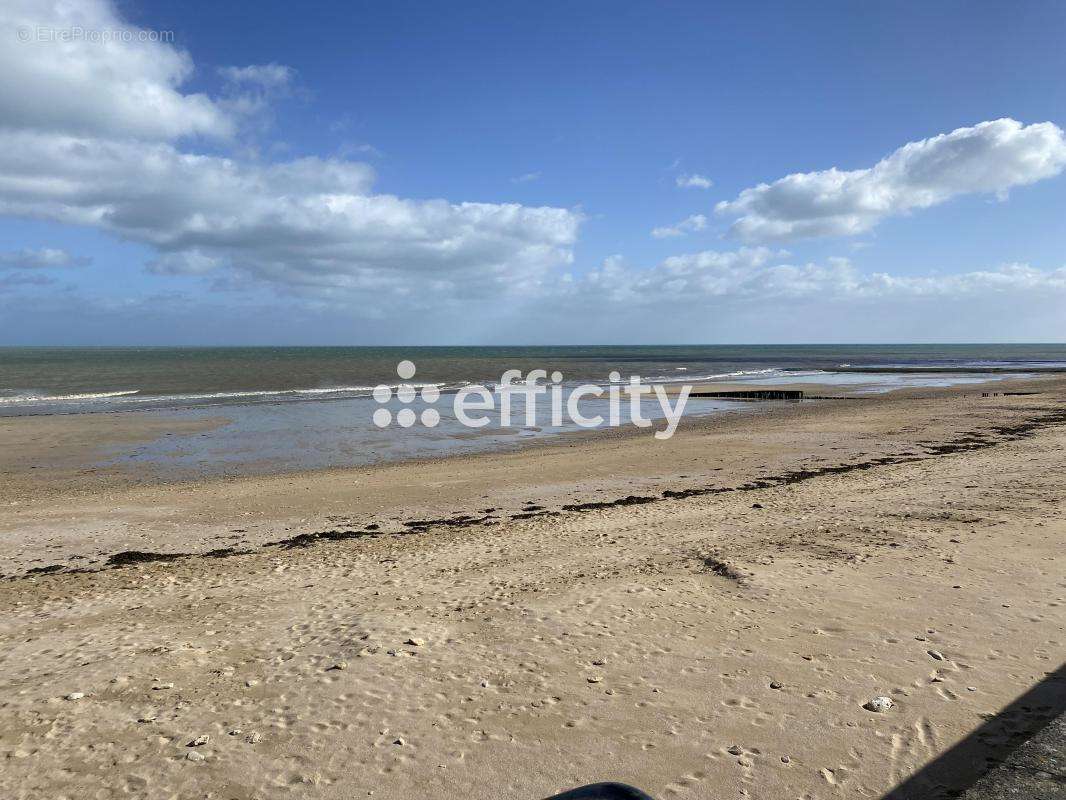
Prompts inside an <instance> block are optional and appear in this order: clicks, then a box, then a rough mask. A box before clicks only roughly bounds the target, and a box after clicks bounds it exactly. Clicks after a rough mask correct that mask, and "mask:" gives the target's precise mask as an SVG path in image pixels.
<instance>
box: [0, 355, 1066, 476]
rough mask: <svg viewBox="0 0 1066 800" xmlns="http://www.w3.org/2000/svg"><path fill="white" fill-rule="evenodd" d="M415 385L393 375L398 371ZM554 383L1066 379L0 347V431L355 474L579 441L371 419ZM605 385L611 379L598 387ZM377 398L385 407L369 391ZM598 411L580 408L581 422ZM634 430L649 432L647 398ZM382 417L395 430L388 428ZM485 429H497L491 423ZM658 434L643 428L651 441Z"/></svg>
mask: <svg viewBox="0 0 1066 800" xmlns="http://www.w3.org/2000/svg"><path fill="white" fill-rule="evenodd" d="M405 361H407V362H411V363H412V364H413V365H414V368H415V373H414V375H413V376H412V377H410V378H407V377H406V376H404V377H403V378H401V376H400V375H399V374H398V371H397V368H398V365H399V364H400V363H401V362H405ZM534 369H543V370H545V371H546V372H547V373H548V375H551V374H552V373H553V372H559V373H561V377H562V382H561V383H562V385H563V386H564V387H574V386H577V385H579V384H588V383H591V384H598V385H608V384H609V383H611V381H612V377H617V378H619V379H620V381H621V382H627V381H628V380H629V379H630V377H631V376H639V377H640V378H641V379H642V380H643V381H644V382H645V383H658V384H667V385H669V384H684V383H699V382H708V381H730V382H739V383H743V384H745V385H750V386H751V387H752V388H758V387H759V386H764V385H781V384H794V385H796V388H802V385H803V384H822V385H830V386H833V385H841V386H844V385H846V386H848V387H849V390H850V391H852V392H858V393H860V394H862V393H867V394H875V393H881V392H886V391H890V390H892V389H897V388H908V387H934V386H937V387H938V386H951V385H958V384H965V383H975V382H983V381H988V380H996V379H1002V378H1006V377H1018V376H1029V375H1040V374H1045V373H1057V372H1066V345H1062V344H951V345H943V344H935V345H934V344H917V345H915V344H909V345H677V346H659V345H654V346H565V347H563V346H555V347H547V346H545V347H209V348H206V347H205V348H199V347H18V348H0V417H13V416H30V415H34V416H36V415H59V414H63V415H69V414H104V413H107V414H121V413H128V412H151V413H152V414H154V415H156V416H161V417H166V418H173V419H176V420H197V419H211V420H216V421H218V424H217V425H216V426H215V427H213V428H212V429H211V430H210V431H209V432H207V433H197V434H194V435H188V436H185V435H173V436H169V437H165V439H161V440H159V441H156V442H149V443H139V444H135V445H128V444H127V445H122V446H116V448H115V449H113V450H112V451H109V452H103V453H101V457H100V461H99V464H100V465H101V466H113V465H116V464H121V465H124V466H127V467H133V468H140V469H144V470H149V471H158V470H165V471H167V472H168V474H173V473H179V474H189V475H204V474H219V475H221V474H242V473H247V472H272V471H288V470H293V469H314V468H321V467H336V466H355V465H365V464H371V463H379V462H388V461H395V460H402V459H410V458H422V457H434V456H439V455H448V454H452V453H457V452H478V451H483V450H490V449H499V448H509V447H516V446H520V445H521V444H522V443H524V442H526V441H528V440H531V439H542V438H544V437H548V436H553V435H557V434H560V433H568V432H570V433H572V432H574V431H576V430H580V427H579V426H577V425H575V424H570V423H569V422H567V423H566V424H563V425H553V424H549V423H548V421H547V420H542V419H541V418H540V417H538V418H537V419H536V420H534V421H533V424H526V423H527V420H525V419H523V418H522V417H523V416H524V415H523V414H522V409H521V408H518V409H517V410H516V416H517V417H519V419H518V420H512V424H511V425H509V426H501V425H498V424H487V425H486V426H485V427H484V428H480V429H477V430H472V429H470V428H468V427H466V426H463V425H460V424H459V422H458V421H457V420H456V419H455V418H454V416H453V415H451V414H449V413H448V411H447V409H448V403H446V402H438V403H437V404H436V406H437V407H439V408H440V409H441V419H440V421H439V422H438V423H437V424H435V425H434V426H432V427H428V426H425V425H422V424H419V423H417V422H416V423H415V424H413V425H411V426H410V427H402V426H400V425H399V424H392V425H388V426H385V427H380V426H379V425H377V424H375V423H374V422H373V421H372V420H373V415H374V412H375V411H376V410H377V409H378V408H380V407H385V408H389V409H390V413H391V414H393V415H396V414H398V413H399V411H401V410H402V408H403V404H401V403H400V402H399V401H398V400H397V397H396V392H395V391H392V390H395V389H396V388H397V387H398V386H399V385H400V384H401V383H406V384H408V385H410V386H412V387H414V389H415V391H417V392H420V394H419V395H418V397H417V400H416V402H409V403H408V404H407V405H408V406H409V407H411V408H416V407H418V406H420V405H424V404H422V403H421V398H422V397H424V396H429V395H423V394H421V391H422V390H424V389H426V388H427V387H433V388H432V389H430V392H434V393H435V394H434V395H433V396H436V393H439V395H440V396H441V397H445V398H446V397H448V396H449V395H450V394H452V393H454V392H456V391H458V390H460V389H462V388H463V387H464V386H470V385H484V386H486V387H488V388H490V389H492V388H494V387H495V386H496V385H497V384H498V383H499V382H500V379H501V376H502V375H503V373H504V372H505V371H506V370H519V371H520V372H521V373H522V374H523V375H524V374H527V373H528V372H529V371H530V370H534ZM612 373H616V375H612ZM381 386H384V387H389V388H390V393H389V394H390V396H389V399H388V402H379V399H380V398H381V397H382V395H381V394H380V393H381V391H382V390H381V389H378V392H379V395H378V399H375V396H374V391H375V388H377V387H381ZM605 402H606V401H603V400H600V399H596V398H590V399H586V400H584V401H583V405H582V408H583V409H584V410H585V413H586V415H587V416H591V415H594V414H596V413H597V412H600V411H605V409H606V407H605V406H604V403H605ZM645 405H646V416H647V417H648V418H650V419H661V418H662V417H663V414H662V413H661V409H660V407H659V404H658V403H657V402H655V401H654V399H649V400H647V401H645ZM750 409H751V404H745V403H733V402H729V401H721V400H717V399H710V398H704V399H695V398H694V399H692V400H690V401H689V403H688V405H687V406H686V409H685V413H686V415H688V416H692V415H706V414H730V413H746V412H747V411H749V410H750ZM394 418H395V417H394ZM497 421H498V420H497ZM661 428H662V426H661V425H658V426H656V427H655V429H661Z"/></svg>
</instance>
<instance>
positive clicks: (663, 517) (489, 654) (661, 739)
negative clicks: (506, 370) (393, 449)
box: [0, 380, 1066, 800]
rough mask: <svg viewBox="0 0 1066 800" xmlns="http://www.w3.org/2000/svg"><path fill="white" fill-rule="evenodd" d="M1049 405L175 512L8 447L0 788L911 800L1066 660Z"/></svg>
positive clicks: (645, 444)
mask: <svg viewBox="0 0 1066 800" xmlns="http://www.w3.org/2000/svg"><path fill="white" fill-rule="evenodd" d="M1007 388H1011V387H1007V386H1004V385H1002V384H997V385H996V386H992V387H985V390H986V391H995V392H1001V391H1003V390H1004V389H1007ZM1013 388H1017V387H1013ZM1033 388H1035V389H1037V390H1039V391H1040V394H1036V395H1026V396H1002V395H1001V396H992V397H981V396H980V392H981V390H980V388H968V389H966V390H956V391H938V392H925V393H924V396H919V393H915V392H911V393H897V394H895V395H893V396H889V397H880V398H871V399H868V400H862V401H840V402H828V403H822V404H803V405H789V404H780V405H774V406H772V407H770V408H769V409H768V410H767V411H766V412H764V413H759V414H754V415H744V416H737V417H733V418H727V419H713V420H709V421H704V422H702V423H700V424H687V423H686V424H685V425H683V426H682V431H681V433H679V434H678V436H676V437H675V438H674V439H672V440H670V441H669V442H665V443H663V442H657V441H655V440H654V439H652V438H651V437H648V436H628V435H623V436H614V437H594V438H571V439H570V440H567V441H565V442H562V443H558V444H553V445H545V446H538V447H534V448H532V449H530V450H527V451H524V452H521V453H508V454H496V455H482V456H477V457H469V458H456V459H449V460H446V461H437V462H424V463H410V464H402V465H395V466H391V467H383V468H377V469H363V470H331V471H325V472H321V473H312V474H301V475H289V476H276V477H269V478H244V479H239V480H226V481H214V482H200V483H180V484H171V485H138V484H137V477H136V476H135V475H126V474H122V473H121V472H115V471H110V472H108V473H106V474H100V473H98V472H95V471H90V470H89V469H88V468H87V467H85V466H84V465H83V466H81V467H77V468H76V467H75V466H72V464H74V462H75V461H77V458H81V457H82V456H73V455H69V454H68V455H67V456H62V454H57V453H52V454H50V455H49V454H45V453H37V454H36V455H34V453H33V452H32V451H33V444H32V442H29V440H28V439H27V437H26V436H25V435H24V433H23V434H20V433H19V431H20V426H19V424H18V423H17V422H15V423H11V424H7V425H5V426H4V427H3V429H2V430H0V436H3V437H4V439H3V442H6V441H14V437H16V436H19V435H21V436H22V441H23V444H22V445H21V447H22V448H23V450H22V453H23V456H24V457H25V458H27V459H34V458H35V459H37V461H35V462H34V466H37V467H38V469H36V470H34V471H33V473H32V474H30V473H29V471H28V470H21V469H20V466H19V463H18V462H12V461H11V460H10V459H8V460H7V461H6V462H0V463H2V464H3V469H4V473H5V474H4V477H5V485H4V488H3V490H2V491H0V535H2V536H3V537H4V540H5V543H6V545H7V546H6V547H5V553H4V555H5V559H4V567H3V570H2V571H3V572H4V573H5V574H6V575H8V576H9V577H8V579H7V580H4V581H2V582H0V612H2V615H0V685H2V687H3V691H2V694H0V721H2V724H0V796H2V797H4V798H49V800H52V799H53V798H55V799H56V800H58V799H59V798H71V799H72V800H74V799H75V798H77V800H82V799H83V798H111V797H148V798H171V797H173V798H218V800H230V799H233V800H244V799H246V798H280V797H297V798H299V797H308V798H312V797H313V798H328V799H332V798H357V797H368V796H371V794H372V796H373V797H374V798H455V797H463V798H486V799H487V798H500V799H501V800H502V798H508V800H511V799H512V798H529V800H533V799H534V798H539V797H543V796H545V795H548V794H550V793H552V792H554V791H559V790H561V789H563V788H566V787H569V786H573V785H577V784H580V783H586V782H591V781H594V780H622V781H626V782H630V783H633V784H636V785H638V786H640V787H642V788H644V789H645V790H646V791H648V792H650V793H651V794H652V795H653V796H655V797H658V798H668V797H699V798H731V797H737V798H768V799H769V798H774V800H778V799H779V798H823V797H879V796H882V795H883V794H885V793H886V792H888V791H889V790H890V789H892V787H893V786H895V785H896V784H898V783H899V782H900V781H901V780H903V779H904V778H906V777H907V776H909V775H912V774H913V773H915V771H916V770H918V769H919V768H921V767H922V766H923V765H925V764H927V763H929V762H930V761H932V760H933V759H935V758H936V757H937V756H938V754H940V753H942V752H943V751H944V750H945V749H947V748H949V747H950V746H951V745H952V744H953V743H955V742H956V741H958V740H959V739H960V738H962V737H963V736H965V735H966V734H968V733H970V732H971V731H973V730H974V729H975V728H977V727H978V726H979V725H981V723H982V722H983V720H984V719H985V717H986V716H987V715H992V714H995V713H997V712H998V711H999V710H1000V709H1002V708H1003V707H1004V706H1005V705H1007V704H1008V703H1009V702H1010V701H1011V700H1012V699H1013V698H1015V697H1016V696H1017V695H1019V694H1021V693H1022V692H1024V691H1025V690H1027V689H1028V688H1030V687H1031V686H1033V685H1034V684H1036V683H1038V682H1040V681H1041V680H1042V679H1044V678H1045V677H1046V674H1047V673H1049V672H1051V671H1054V670H1056V669H1057V668H1058V667H1059V666H1060V664H1062V662H1063V660H1064V656H1066V638H1064V637H1066V634H1064V630H1063V628H1064V624H1066V612H1064V605H1063V604H1064V603H1066V578H1064V571H1063V568H1062V552H1063V547H1062V542H1063V538H1064V536H1066V518H1064V515H1063V510H1062V509H1063V506H1062V501H1063V497H1064V494H1066V489H1064V488H1063V473H1064V466H1066V456H1064V449H1063V446H1064V445H1066V403H1064V400H1066V382H1063V381H1061V380H1052V381H1045V382H1041V383H1039V384H1034V385H1033ZM27 424H32V425H35V426H38V427H37V430H38V431H40V432H41V433H40V434H39V435H40V436H44V437H47V436H53V437H56V438H54V439H52V440H51V441H52V442H53V444H54V443H55V442H57V441H58V442H60V443H62V442H63V441H64V437H65V436H67V435H70V436H73V437H74V439H75V440H77V441H79V442H82V443H84V437H81V436H80V435H78V436H75V435H74V433H72V431H74V429H75V428H76V427H77V426H78V425H79V424H92V423H91V421H90V422H89V423H86V422H85V420H84V419H82V420H81V422H69V421H67V422H62V423H59V424H61V425H65V426H68V430H67V431H66V433H64V432H63V431H59V432H58V433H57V432H56V431H51V432H50V431H49V423H48V422H47V421H43V422H42V421H33V422H32V423H27ZM157 433H158V432H157ZM79 446H81V445H79ZM0 447H2V442H0ZM60 449H62V448H60ZM46 456H47V457H46ZM64 459H66V460H64ZM71 459H73V461H72V460H71ZM726 490H728V491H726ZM664 494H665V497H664ZM626 498H629V499H626ZM490 509H491V510H490ZM375 526H376V527H375ZM271 542H283V544H280V545H278V544H274V545H271V544H270V543H271ZM233 549H236V550H237V551H241V550H246V551H248V552H245V553H243V554H240V553H238V554H233V553H232V550H233ZM130 550H137V551H142V552H145V553H155V554H159V553H171V554H177V553H188V554H191V555H189V556H186V557H181V558H175V559H173V560H169V561H157V562H148V563H135V564H132V565H129V566H122V567H114V568H104V566H105V565H106V564H107V562H108V561H109V560H110V561H111V563H123V562H125V561H130V560H132V559H133V557H131V556H128V555H127V556H121V555H119V554H121V553H122V552H123V551H130ZM206 551H220V552H215V553H214V555H213V556H204V555H203V554H204V553H205V552H206ZM143 557H154V556H143ZM42 568H44V569H52V570H58V571H55V572H51V573H44V572H37V573H34V574H29V575H27V574H26V571H27V570H29V569H38V570H40V569H42ZM78 570H81V571H78ZM929 651H935V655H931V654H930V652H929ZM876 696H887V697H890V698H892V700H893V701H894V704H893V707H892V708H890V709H888V710H887V711H886V712H884V713H875V712H872V711H868V710H865V709H864V708H863V707H862V706H863V703H865V702H867V701H868V700H870V699H872V698H874V697H876ZM68 698H73V699H68ZM1048 713H1049V707H1047V706H1032V707H1029V709H1028V711H1025V710H1023V711H1021V712H1019V715H1020V718H1019V719H1016V720H1012V724H1014V725H1015V727H1016V726H1018V725H1024V724H1025V722H1026V719H1024V717H1026V716H1029V717H1034V718H1035V717H1040V716H1042V715H1043V716H1046V715H1047V714H1048ZM1009 727H1010V726H1007V728H1008V729H1009ZM201 737H206V741H203V742H202V743H201V744H197V745H195V746H190V744H191V743H194V742H196V741H198V740H200V739H201ZM1004 738H1005V734H1004V735H998V734H996V735H989V736H987V737H985V740H984V742H983V744H982V747H983V748H984V749H983V750H982V751H981V752H978V753H977V755H978V757H979V759H978V760H980V758H982V757H983V756H985V755H991V754H994V753H995V752H996V751H997V748H999V749H1001V745H1002V744H1003V740H1004ZM967 775H968V773H966V771H965V770H962V771H959V772H956V771H953V770H950V769H947V770H940V771H937V772H932V773H930V775H929V781H931V782H932V783H930V784H929V785H927V786H925V787H924V788H923V787H918V788H915V787H913V785H912V786H911V787H910V789H909V790H908V791H910V792H911V794H909V795H908V796H912V797H923V798H924V797H930V798H935V797H947V796H950V795H951V792H952V791H953V790H954V789H956V788H957V787H958V786H959V785H961V784H962V783H963V782H964V781H965V780H966V779H967ZM919 792H920V793H919Z"/></svg>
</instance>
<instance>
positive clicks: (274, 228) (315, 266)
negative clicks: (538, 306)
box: [0, 131, 580, 291]
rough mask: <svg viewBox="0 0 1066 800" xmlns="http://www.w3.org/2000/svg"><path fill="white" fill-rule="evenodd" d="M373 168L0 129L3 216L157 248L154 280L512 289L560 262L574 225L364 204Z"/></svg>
mask: <svg viewBox="0 0 1066 800" xmlns="http://www.w3.org/2000/svg"><path fill="white" fill-rule="evenodd" d="M373 178H374V173H373V170H372V168H371V167H369V166H367V165H365V164H358V163H352V162H346V161H336V160H322V159H317V158H305V159H300V160H297V161H290V162H285V163H281V164H274V165H267V166H260V165H254V164H245V163H240V162H237V161H233V160H230V159H226V158H219V157H215V156H203V155H191V154H187V153H182V152H180V151H178V150H177V149H175V148H174V147H173V146H172V145H170V144H163V143H156V144H150V143H145V142H116V141H105V140H100V139H84V138H77V137H70V136H63V135H44V134H40V133H26V132H3V131H0V213H3V214H8V215H16V216H24V217H33V218H38V219H47V220H53V221H57V222H64V223H69V224H75V225H84V226H90V227H95V228H99V229H103V230H105V231H108V232H111V233H114V234H117V235H118V236H120V237H122V238H124V239H128V240H132V241H138V242H143V243H146V244H150V245H153V246H154V247H155V248H157V249H158V250H159V251H160V253H161V258H160V259H159V260H158V261H156V262H154V263H153V265H152V269H153V270H154V271H156V272H163V273H167V274H174V273H178V272H181V273H190V274H201V273H203V272H205V271H206V270H207V269H208V267H209V266H213V267H215V268H219V267H222V266H228V267H232V268H233V269H235V270H237V271H239V272H241V273H242V274H245V275H249V276H252V277H256V278H259V279H262V280H265V281H268V282H272V283H283V284H298V285H304V286H319V287H323V288H332V289H342V288H346V287H347V288H374V287H376V286H379V285H381V283H382V282H386V281H388V282H393V283H399V284H406V290H407V291H416V290H418V288H419V287H418V285H417V284H416V283H412V282H413V281H418V280H422V281H425V280H433V281H442V280H443V281H461V282H476V281H484V282H485V283H486V284H493V283H497V282H501V281H505V280H506V281H511V282H513V284H514V286H515V287H520V286H521V285H522V284H523V283H524V282H525V281H528V280H530V279H532V278H535V277H537V276H539V275H540V274H541V273H543V272H544V271H545V270H547V269H550V268H551V267H554V266H557V265H560V264H566V263H569V261H570V259H571V246H572V245H573V243H574V241H575V239H576V236H577V227H578V223H579V219H580V218H579V215H578V214H576V213H575V212H572V211H569V210H566V209H559V208H531V207H525V206H521V205H516V204H488V203H450V202H447V201H444V200H405V199H402V198H398V197H394V196H392V195H378V194H372V193H371V191H370V190H371V185H372V183H373Z"/></svg>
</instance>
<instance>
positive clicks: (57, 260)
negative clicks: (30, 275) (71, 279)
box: [0, 247, 91, 269]
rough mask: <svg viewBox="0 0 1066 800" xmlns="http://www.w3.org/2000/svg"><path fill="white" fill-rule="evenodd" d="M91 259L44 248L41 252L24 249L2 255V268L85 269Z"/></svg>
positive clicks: (64, 251)
mask: <svg viewBox="0 0 1066 800" xmlns="http://www.w3.org/2000/svg"><path fill="white" fill-rule="evenodd" d="M90 261H91V259H89V258H85V257H82V256H79V257H75V256H72V255H71V254H70V253H68V252H67V251H66V250H60V249H58V248H53V247H42V248H40V249H39V250H31V249H30V248H23V249H21V250H9V251H7V252H4V253H0V267H7V268H13V269H50V268H54V267H83V266H85V265H87V264H89V263H90Z"/></svg>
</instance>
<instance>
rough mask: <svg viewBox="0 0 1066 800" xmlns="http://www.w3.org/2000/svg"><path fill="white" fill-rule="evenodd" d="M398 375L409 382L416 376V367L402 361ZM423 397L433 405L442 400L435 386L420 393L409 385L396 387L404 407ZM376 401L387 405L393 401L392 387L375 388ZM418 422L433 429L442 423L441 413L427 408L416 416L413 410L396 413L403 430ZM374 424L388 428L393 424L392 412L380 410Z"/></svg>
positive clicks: (424, 388)
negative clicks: (418, 397) (416, 398)
mask: <svg viewBox="0 0 1066 800" xmlns="http://www.w3.org/2000/svg"><path fill="white" fill-rule="evenodd" d="M396 374H397V375H399V376H400V380H402V381H409V380H411V378H413V377H414V376H415V365H414V362H412V361H401V362H400V363H399V364H397V365H396ZM419 395H421V397H422V402H423V403H428V404H429V405H432V404H433V403H436V402H437V400H439V399H440V389H439V388H437V387H436V386H435V385H433V384H428V385H426V386H423V387H422V391H421V392H419V391H417V390H416V389H415V387H414V386H412V385H411V384H409V383H401V384H400V385H399V386H397V387H396V399H397V400H399V401H400V402H401V403H403V404H404V405H409V404H411V403H413V402H414V401H415V397H417V396H419ZM374 400H376V401H377V402H378V403H380V404H381V405H385V404H386V403H388V402H389V401H390V400H392V387H391V386H386V385H385V384H379V385H377V386H375V387H374ZM417 420H421V421H422V424H423V425H425V426H426V427H427V428H433V427H435V426H436V425H437V423H439V422H440V413H439V412H438V411H437V409H435V408H427V409H424V410H423V411H422V413H421V414H416V413H415V411H414V409H413V408H401V409H400V410H399V411H397V412H396V424H397V425H399V426H400V427H401V428H410V427H411V426H412V425H414V424H415V422H416V421H417ZM374 424H375V425H377V426H378V427H379V428H387V427H389V425H391V424H392V411H390V410H389V409H387V408H379V409H378V410H377V411H375V412H374Z"/></svg>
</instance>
